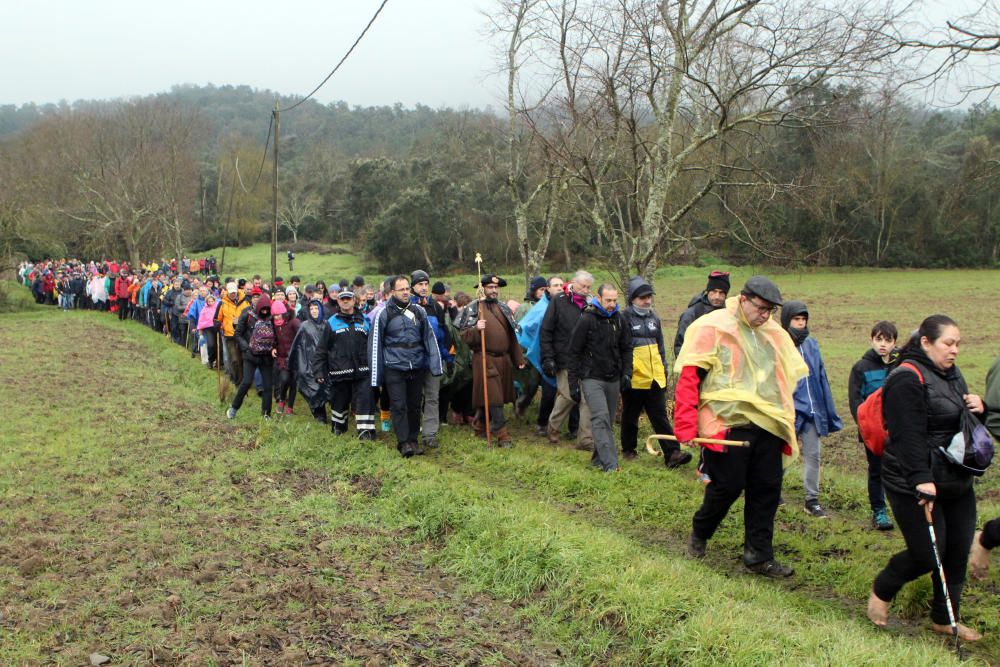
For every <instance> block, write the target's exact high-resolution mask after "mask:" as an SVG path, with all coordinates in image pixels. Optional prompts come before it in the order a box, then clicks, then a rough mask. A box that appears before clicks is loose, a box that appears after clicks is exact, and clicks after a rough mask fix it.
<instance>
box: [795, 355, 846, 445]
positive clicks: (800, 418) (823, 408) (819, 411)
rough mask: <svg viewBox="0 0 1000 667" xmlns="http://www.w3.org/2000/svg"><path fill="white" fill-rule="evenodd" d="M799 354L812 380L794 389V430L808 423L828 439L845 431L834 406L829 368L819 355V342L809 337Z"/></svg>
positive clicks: (805, 378) (803, 380)
mask: <svg viewBox="0 0 1000 667" xmlns="http://www.w3.org/2000/svg"><path fill="white" fill-rule="evenodd" d="M799 353H800V354H802V358H803V359H805V362H806V365H807V366H809V377H804V378H802V379H801V380H799V384H798V386H797V387H795V430H796V431H801V430H802V428H803V427H804V426H805V424H806V421H807V420H812V421H813V423H815V424H816V432H817V433H819V435H820V436H821V437H822V436H827V435H829V434H831V433H834V432H836V431H839V430H841V429H842V428H844V423H843V422H842V421H841V420H840V417H838V416H837V409H836V407H835V406H834V404H833V392H831V391H830V381H829V380H827V378H826V366H825V365H824V364H823V357H822V355H820V353H819V343H817V342H816V339H815V338H813V337H812V336H809V337H808V338H806V339H805V340H804V341H802V345H800V346H799Z"/></svg>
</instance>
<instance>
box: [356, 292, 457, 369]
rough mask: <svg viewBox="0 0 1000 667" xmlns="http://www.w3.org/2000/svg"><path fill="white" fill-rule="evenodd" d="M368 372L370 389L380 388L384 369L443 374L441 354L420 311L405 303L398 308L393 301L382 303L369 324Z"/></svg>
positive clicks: (423, 314) (416, 307)
mask: <svg viewBox="0 0 1000 667" xmlns="http://www.w3.org/2000/svg"><path fill="white" fill-rule="evenodd" d="M368 368H369V369H370V370H371V378H372V386H373V387H378V386H380V385H381V384H382V380H383V377H384V375H385V369H386V368H391V369H393V370H397V371H414V370H421V369H430V372H431V375H434V376H439V375H443V374H444V364H443V363H442V361H441V350H440V348H439V347H438V343H437V339H435V338H434V330H433V329H431V327H430V325H429V324H428V322H427V313H426V312H425V311H424V309H423V308H420V307H419V306H416V305H414V304H412V303H409V302H407V303H406V305H405V306H402V307H401V306H400V305H399V303H397V302H396V301H395V299H393V298H390V299H389V300H388V301H386V306H385V308H383V309H382V312H380V313H379V314H378V317H376V318H375V321H374V322H373V324H372V329H371V337H370V338H369V345H368Z"/></svg>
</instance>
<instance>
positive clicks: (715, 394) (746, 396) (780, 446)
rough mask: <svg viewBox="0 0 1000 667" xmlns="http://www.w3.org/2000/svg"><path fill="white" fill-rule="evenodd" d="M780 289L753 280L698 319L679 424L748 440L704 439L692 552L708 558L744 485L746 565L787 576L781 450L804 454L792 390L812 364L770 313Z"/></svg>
mask: <svg viewBox="0 0 1000 667" xmlns="http://www.w3.org/2000/svg"><path fill="white" fill-rule="evenodd" d="M780 305H781V292H780V291H779V290H778V288H777V286H776V285H775V284H774V283H772V282H771V281H770V280H768V279H767V278H765V277H763V276H754V277H752V278H750V279H749V280H747V282H746V284H745V285H744V287H743V289H742V291H741V292H740V294H739V295H738V296H735V297H731V298H729V299H727V300H726V306H725V308H723V309H720V310H717V311H714V312H712V313H709V314H707V315H704V316H703V317H701V318H699V319H697V320H695V322H694V323H693V324H692V325H691V327H690V328H689V329H688V331H687V335H686V336H685V339H684V345H683V347H682V348H681V351H680V354H679V355H678V357H677V362H676V364H675V371H676V372H677V374H678V376H679V377H678V380H677V387H676V394H675V408H674V433H675V434H676V436H677V439H678V441H680V442H681V443H683V444H690V442H691V441H692V440H693V439H694V438H695V437H699V436H700V437H703V438H717V439H727V440H739V441H745V442H748V443H749V446H747V447H727V448H723V447H718V446H714V445H705V451H704V468H705V470H706V472H707V473H708V475H709V476H710V478H711V482H710V483H709V484H708V485H707V486H706V487H705V497H704V500H703V502H702V505H701V508H700V509H699V510H698V511H697V512H696V513H695V515H694V519H693V520H692V530H691V537H690V539H689V541H688V554H689V555H691V556H692V557H701V556H704V554H705V546H706V543H707V541H708V540H709V539H711V537H712V535H713V534H714V533H715V530H716V529H717V528H718V526H719V524H720V523H721V522H722V520H723V519H724V518H725V516H726V514H727V513H728V512H729V508H730V507H731V506H732V504H733V503H734V502H735V501H736V499H737V498H739V496H740V494H741V493H744V492H745V494H746V498H745V506H744V512H743V516H744V553H743V562H744V564H745V565H746V566H747V568H748V569H749V570H751V571H753V572H756V573H758V574H763V575H765V576H770V577H787V576H790V575H791V574H792V573H793V570H792V569H791V568H790V567H787V566H785V565H782V564H781V563H779V562H778V561H776V560H775V559H774V550H773V547H772V540H773V536H774V516H775V514H776V512H777V509H778V502H779V499H780V497H781V481H782V468H783V463H782V461H783V459H784V464H785V465H787V464H788V463H790V462H791V461H792V460H793V459H794V458H795V457H796V456H798V443H797V442H796V439H795V405H794V400H793V394H794V391H795V386H796V384H797V383H798V381H799V380H800V379H801V378H804V377H806V376H807V375H808V374H809V370H808V367H807V366H806V364H805V362H804V361H803V360H802V356H801V355H800V354H799V353H798V351H797V350H796V349H795V345H794V343H793V342H792V339H791V338H790V337H789V335H788V333H787V332H786V331H785V330H784V329H782V328H781V326H780V325H779V324H778V323H777V322H775V321H774V319H773V318H772V317H771V315H772V313H773V312H774V311H775V310H776V309H777V307H778V306H780Z"/></svg>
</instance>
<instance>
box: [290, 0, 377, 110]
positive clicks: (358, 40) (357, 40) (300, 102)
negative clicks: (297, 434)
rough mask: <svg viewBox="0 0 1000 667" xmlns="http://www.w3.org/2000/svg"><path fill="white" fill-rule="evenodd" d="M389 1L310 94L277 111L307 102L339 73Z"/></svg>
mask: <svg viewBox="0 0 1000 667" xmlns="http://www.w3.org/2000/svg"><path fill="white" fill-rule="evenodd" d="M388 2H389V0H382V4H381V5H379V7H378V9H377V10H375V14H374V15H372V18H371V20H370V21H368V25H366V26H365V29H364V30H362V31H361V34H360V35H358V38H357V39H356V40H354V43H353V44H351V48H349V49H347V53H345V54H344V57H343V58H341V59H340V62H338V63H337V66H336V67H334V68H333V70H332V71H331V72H330V73H329V74H327V75H326V78H325V79H323V80H322V81H320V82H319V85H318V86H316V87H315V88H314V89H313V91H312V92H311V93H309V94H308V95H306V96H305V97H303V98H302V99H301V100H299V101H298V102H296V103H295V104H293V105H292V106H290V107H288V108H286V109H277V110H276V111H291V110H292V109H294V108H295V107H297V106H299V105H300V104H302V103H303V102H305V101H306V100H308V99H309V98H310V97H312V96H313V95H315V94H316V91H318V90H319V89H320V88H322V87H323V86H324V84H326V82H327V81H329V80H330V77H331V76H333V75H334V74H336V73H337V70H338V69H340V66H341V65H343V64H344V61H345V60H347V57H348V56H350V55H351V52H352V51H354V47H356V46H357V45H358V42H360V41H361V39H362V38H363V37H364V36H365V33H366V32H368V29H369V28H371V27H372V24H373V23H375V19H377V18H378V15H379V14H381V13H382V10H383V9H384V8H385V5H386V3H388Z"/></svg>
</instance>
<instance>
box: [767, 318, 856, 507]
mask: <svg viewBox="0 0 1000 667" xmlns="http://www.w3.org/2000/svg"><path fill="white" fill-rule="evenodd" d="M781 327H782V328H783V329H784V330H785V331H787V332H788V335H789V336H791V338H792V342H793V343H795V347H796V348H798V350H799V354H801V355H802V359H803V360H804V361H805V362H806V366H808V367H809V377H805V378H802V379H801V380H799V384H798V386H797V387H796V388H795V436H796V437H797V438H798V440H799V449H800V451H801V453H802V487H803V489H804V490H805V505H804V507H805V510H806V514H808V515H809V516H811V517H815V518H817V519H826V518H828V517H829V516H830V515H829V514H827V512H826V510H825V509H823V506H822V505H820V502H819V468H820V463H819V461H820V438H825V437H826V436H828V435H829V434H831V433H836V432H837V431H839V430H841V429H842V428H844V423H843V422H842V421H841V420H840V417H839V416H837V408H836V406H835V405H834V404H833V392H832V391H831V390H830V381H829V380H828V379H827V377H826V365H825V364H824V363H823V355H822V354H820V351H819V343H817V342H816V339H815V338H813V337H812V336H811V335H809V310H808V308H806V304H804V303H802V302H801V301H786V302H785V303H784V305H783V306H782V307H781Z"/></svg>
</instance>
